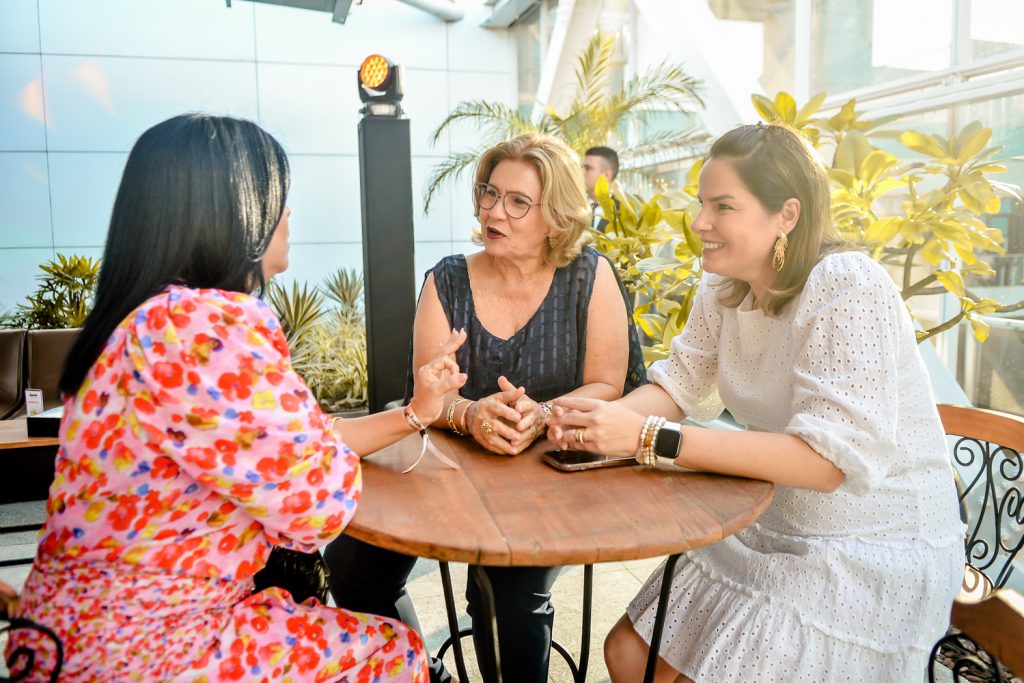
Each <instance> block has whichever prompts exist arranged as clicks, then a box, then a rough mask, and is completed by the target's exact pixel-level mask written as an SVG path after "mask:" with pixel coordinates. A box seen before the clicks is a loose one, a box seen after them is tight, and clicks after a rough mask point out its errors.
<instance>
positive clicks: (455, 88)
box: [448, 71, 515, 152]
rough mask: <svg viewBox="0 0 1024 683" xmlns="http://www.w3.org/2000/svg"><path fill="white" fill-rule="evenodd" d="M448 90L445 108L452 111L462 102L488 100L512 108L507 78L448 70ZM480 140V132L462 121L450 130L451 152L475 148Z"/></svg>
mask: <svg viewBox="0 0 1024 683" xmlns="http://www.w3.org/2000/svg"><path fill="white" fill-rule="evenodd" d="M448 82H449V90H450V92H451V93H452V96H451V101H450V102H449V108H450V109H454V108H455V107H456V106H457V105H458V104H459V102H463V101H465V100H488V101H490V102H503V103H504V104H507V105H510V106H513V105H514V103H515V100H514V98H513V92H512V84H511V78H510V77H509V76H507V75H504V74H489V73H475V72H469V71H450V72H449V73H448ZM482 142H484V139H483V137H482V135H481V132H480V131H479V130H478V129H476V128H475V127H474V126H473V125H472V124H469V123H466V122H463V123H461V124H459V125H458V126H457V127H455V128H452V129H451V148H452V151H455V152H460V151H463V150H466V149H476V148H478V147H479V146H480V145H481V143H482Z"/></svg>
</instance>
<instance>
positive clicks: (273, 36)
mask: <svg viewBox="0 0 1024 683" xmlns="http://www.w3.org/2000/svg"><path fill="white" fill-rule="evenodd" d="M233 5H234V6H233V7H231V8H227V7H226V6H225V3H224V2H223V0H145V1H142V0H0V206H3V207H4V211H3V212H2V213H0V308H3V307H10V306H12V305H13V304H14V303H15V302H17V301H19V300H20V299H21V298H22V297H24V295H25V294H27V293H29V292H30V291H32V290H34V288H35V282H34V276H35V274H36V271H37V267H38V264H39V263H41V262H42V261H43V260H45V259H49V258H52V257H53V254H54V251H55V250H56V251H61V252H64V253H72V252H73V253H89V254H94V255H97V256H98V255H100V254H101V253H102V245H103V242H104V240H105V236H106V231H107V225H108V222H109V219H110V211H111V208H112V205H113V200H114V196H115V194H116V191H117V186H118V183H119V182H120V174H121V172H122V168H123V166H124V162H125V159H126V155H127V152H128V150H129V149H130V147H131V145H132V144H133V143H134V141H135V140H136V139H137V138H138V136H139V135H140V134H141V133H142V132H143V131H144V130H146V129H147V128H149V127H150V126H152V125H154V124H156V123H158V122H160V121H162V120H164V119H167V118H169V117H171V116H174V115H176V114H179V113H182V112H185V111H208V112H212V113H217V114H229V115H234V116H241V117H244V118H249V119H253V120H256V121H258V122H259V123H260V125H262V126H263V127H264V128H266V129H267V130H268V131H269V132H271V133H272V134H273V135H275V136H276V137H277V138H278V139H279V140H280V141H281V143H282V144H283V145H284V147H285V149H286V151H287V152H288V154H289V157H290V159H291V162H292V167H293V183H292V190H291V194H290V197H289V204H290V206H291V207H292V210H293V212H294V213H293V218H292V249H291V267H290V268H289V270H288V271H287V272H286V273H285V274H283V276H282V279H283V280H285V281H291V280H292V279H300V280H307V281H309V282H310V283H315V282H318V281H319V280H320V278H322V277H323V276H324V275H326V274H328V273H330V272H332V271H333V270H334V269H335V268H337V267H338V266H340V265H345V266H349V267H355V268H358V269H360V270H361V269H362V249H361V240H362V219H361V214H360V205H359V171H358V158H357V154H358V140H357V134H356V127H357V125H358V122H359V118H360V114H359V109H360V108H361V106H362V103H361V102H360V101H359V97H358V92H357V90H356V69H357V67H358V65H359V64H360V63H361V62H362V60H363V59H364V58H365V57H366V56H368V55H369V54H372V53H380V54H383V55H385V56H387V57H388V58H390V59H392V60H393V61H395V62H396V63H398V64H401V65H402V66H403V67H404V69H405V93H406V95H405V99H404V102H403V106H404V108H405V110H406V112H407V116H408V118H409V119H410V122H411V125H410V128H411V141H410V142H411V148H412V170H413V188H412V192H413V209H414V217H413V221H414V232H415V248H416V270H417V273H416V280H417V284H418V283H419V280H420V277H421V276H422V273H423V271H424V270H425V269H427V268H429V267H430V266H432V265H433V264H434V263H435V262H436V261H437V260H438V259H439V258H441V257H442V256H444V255H446V254H449V253H452V252H454V251H459V250H467V249H468V250H470V251H472V250H474V249H476V247H474V246H472V245H471V244H469V243H468V242H467V240H468V235H469V230H470V228H471V227H472V225H473V218H472V215H471V210H470V208H469V199H468V197H469V185H470V181H469V179H468V178H463V180H462V181H460V182H459V183H457V184H453V185H450V186H449V187H446V188H445V189H444V190H443V191H442V193H441V194H440V196H439V197H438V198H437V199H436V201H435V204H434V209H433V211H432V212H431V213H430V214H429V215H427V214H424V213H423V184H424V181H425V179H426V176H427V173H428V171H429V169H430V168H431V167H432V166H433V165H434V164H435V163H437V162H438V161H439V160H441V159H443V158H444V156H445V155H446V154H447V153H448V151H449V149H451V148H452V147H453V146H455V145H453V143H452V141H450V140H449V139H448V136H447V135H446V136H444V137H443V138H442V139H441V140H440V141H439V143H438V145H437V146H436V147H435V146H432V145H431V144H430V143H429V136H430V134H431V133H432V132H433V130H434V128H435V127H436V126H437V125H438V124H439V123H440V122H441V121H442V120H443V119H444V117H445V116H446V115H447V114H448V112H449V110H450V108H451V106H452V105H453V104H454V103H455V102H458V101H460V100H466V99H479V98H487V99H498V100H502V101H505V102H512V101H514V93H513V92H512V83H513V81H514V73H515V52H514V43H513V42H512V41H511V40H510V37H509V34H508V33H507V32H505V31H489V30H486V29H482V28H480V23H481V22H482V21H483V19H484V18H485V17H486V16H487V15H488V14H489V13H490V8H489V7H487V6H485V5H484V4H483V0H461V5H462V6H463V7H464V9H465V10H466V18H465V19H463V21H461V22H458V23H455V24H446V23H444V22H443V21H441V20H439V19H437V18H436V17H433V16H431V15H429V14H427V13H425V12H422V11H420V10H417V9H415V8H413V7H410V6H408V5H405V4H403V3H401V2H398V0H369V1H367V2H364V3H363V4H362V5H357V6H355V7H353V9H352V11H351V13H350V15H349V18H348V22H347V23H346V24H345V25H340V24H335V23H333V22H332V21H331V17H330V15H329V14H328V13H325V12H314V11H308V10H297V9H292V8H285V7H279V6H274V5H269V4H265V3H252V2H248V1H247V0H234V1H233ZM44 107H45V117H46V121H47V123H45V124H44V121H43V118H44V114H43V111H44ZM456 142H457V144H458V145H459V146H468V145H469V144H470V143H478V142H479V140H478V139H475V138H474V135H473V134H472V133H460V134H458V135H457V136H456ZM473 146H476V145H475V144H474V145H473ZM51 207H52V210H51Z"/></svg>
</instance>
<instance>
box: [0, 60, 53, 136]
mask: <svg viewBox="0 0 1024 683" xmlns="http://www.w3.org/2000/svg"><path fill="white" fill-rule="evenodd" d="M41 74H42V71H41V69H40V67H39V55H12V54H0V150H4V151H8V152H10V151H15V150H17V151H38V152H41V151H43V150H45V149H46V131H45V130H44V124H43V121H44V117H45V113H44V109H45V108H44V106H43V83H42V78H41Z"/></svg>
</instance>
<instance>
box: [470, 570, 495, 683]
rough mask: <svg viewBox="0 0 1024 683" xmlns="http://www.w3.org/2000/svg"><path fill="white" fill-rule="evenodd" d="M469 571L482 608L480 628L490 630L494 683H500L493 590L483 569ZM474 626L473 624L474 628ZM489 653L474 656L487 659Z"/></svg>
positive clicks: (478, 653) (479, 653)
mask: <svg viewBox="0 0 1024 683" xmlns="http://www.w3.org/2000/svg"><path fill="white" fill-rule="evenodd" d="M469 571H470V573H471V574H472V575H473V578H474V579H475V580H476V585H477V586H479V588H480V606H481V607H482V608H483V612H484V613H483V619H480V624H479V625H480V626H481V627H484V628H487V629H489V630H490V633H491V638H492V641H491V642H493V643H494V659H493V660H492V661H493V662H494V672H495V674H496V675H497V678H496V683H501V657H500V656H499V654H498V650H500V649H501V648H500V647H499V646H498V619H497V617H496V616H495V612H496V610H495V607H494V589H493V588H491V580H490V579H488V578H487V573H486V572H484V568H483V567H481V566H479V565H475V564H473V565H470V566H469ZM475 627H476V624H474V628H475ZM489 654H490V653H485V652H477V653H476V656H477V658H478V659H480V658H483V657H487V656H488V655H489Z"/></svg>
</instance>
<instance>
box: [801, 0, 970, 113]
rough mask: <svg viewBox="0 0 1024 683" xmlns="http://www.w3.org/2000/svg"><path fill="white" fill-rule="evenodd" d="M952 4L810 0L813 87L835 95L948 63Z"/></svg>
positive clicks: (933, 0) (942, 1)
mask: <svg viewBox="0 0 1024 683" xmlns="http://www.w3.org/2000/svg"><path fill="white" fill-rule="evenodd" d="M952 3H953V0H900V2H891V1H889V0H864V1H862V2H849V1H848V0H815V2H814V10H813V18H812V26H811V54H812V60H811V61H812V66H811V84H812V85H811V89H812V91H814V92H818V91H821V90H825V91H828V92H829V93H830V94H837V93H841V92H845V91H848V90H853V89H857V88H863V87H866V86H870V85H876V84H879V83H885V82H888V81H892V80H895V79H900V78H907V77H911V76H917V75H920V74H922V73H927V72H930V71H938V70H941V69H945V68H948V67H949V66H950V55H951V52H952V50H951V45H952V36H953V4H952ZM909 27H913V30H908V28H909Z"/></svg>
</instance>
